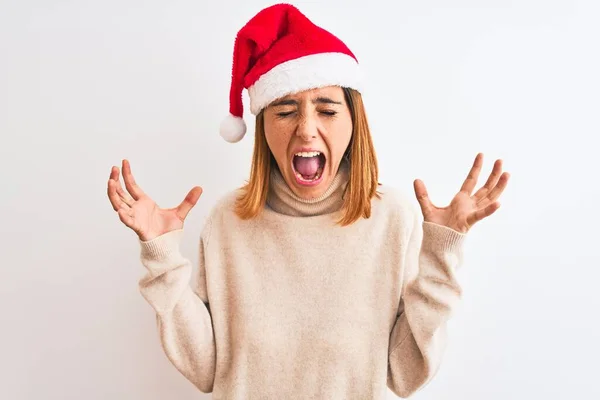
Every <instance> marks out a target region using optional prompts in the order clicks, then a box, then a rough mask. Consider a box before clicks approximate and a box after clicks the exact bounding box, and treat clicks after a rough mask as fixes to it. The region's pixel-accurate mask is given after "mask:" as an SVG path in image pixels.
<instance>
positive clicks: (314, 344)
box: [139, 164, 466, 400]
mask: <svg viewBox="0 0 600 400" xmlns="http://www.w3.org/2000/svg"><path fill="white" fill-rule="evenodd" d="M347 181H348V167H347V166H346V165H345V164H342V166H341V167H340V170H339V173H338V175H337V176H336V178H335V180H334V182H333V183H332V185H331V187H330V188H329V189H328V191H327V192H326V193H325V194H324V195H323V196H322V197H321V198H319V199H314V200H310V201H307V200H304V199H301V198H298V197H296V196H295V195H294V193H293V192H292V191H291V190H290V189H289V187H288V186H287V184H286V183H285V181H284V180H283V178H282V177H281V175H280V174H279V173H278V172H277V171H275V172H274V173H272V174H271V180H270V189H269V196H268V201H267V206H266V207H265V209H264V210H263V212H262V213H261V214H260V215H259V216H258V217H256V218H254V219H251V220H241V219H240V218H238V217H237V216H236V214H235V213H234V211H233V205H234V202H235V198H236V196H237V195H238V194H239V192H238V190H235V191H232V192H230V193H228V194H227V195H225V196H223V197H222V198H221V199H220V200H219V201H218V202H217V204H216V205H215V206H214V207H213V208H212V210H211V212H210V213H209V216H208V218H207V221H206V224H205V226H204V228H203V230H202V233H201V235H200V238H199V247H198V251H199V264H198V265H197V268H194V266H193V265H192V263H191V262H190V260H189V259H188V258H186V257H185V256H183V255H182V254H181V252H180V250H179V244H180V241H181V239H182V235H183V229H180V230H176V231H172V232H168V233H165V234H163V235H161V236H159V237H156V238H154V239H152V240H149V241H140V242H139V244H140V246H141V262H142V264H143V266H144V267H145V268H144V271H145V273H144V275H143V277H142V278H141V279H140V281H139V289H140V291H141V294H142V295H143V296H144V298H145V299H146V300H147V302H148V303H149V304H150V306H151V307H152V309H153V311H154V312H155V314H156V320H157V331H158V335H159V337H160V341H161V344H162V347H163V350H164V352H165V354H166V356H167V358H168V359H169V361H170V362H171V363H172V364H173V365H174V366H175V368H177V369H178V370H179V372H181V374H182V375H183V376H184V377H185V378H187V379H188V380H189V381H190V382H191V383H192V384H193V385H195V386H196V387H197V388H198V389H199V390H200V391H202V392H205V393H210V392H212V397H213V398H214V399H236V400H237V399H244V400H254V399H286V400H289V399H336V400H337V399H360V400H366V399H383V398H385V393H386V388H390V389H391V390H392V391H393V392H394V393H395V394H396V395H398V396H400V397H408V396H409V395H411V394H412V393H414V392H415V391H417V390H419V389H420V388H421V387H423V386H424V385H425V384H426V383H427V382H429V381H430V379H431V378H432V377H433V376H434V375H435V374H436V372H437V370H438V368H439V366H440V363H441V360H442V357H443V353H444V348H445V343H446V339H447V329H446V328H447V322H448V319H449V318H450V316H451V314H452V311H453V309H454V307H455V306H456V304H457V302H458V301H459V300H460V297H461V287H460V285H459V283H458V281H457V276H456V273H457V270H458V268H459V267H460V265H461V263H462V259H463V257H462V249H463V244H464V241H465V238H466V235H465V234H462V233H459V232H457V231H455V230H453V229H450V228H448V227H445V226H441V225H437V224H434V223H430V222H425V221H423V222H421V221H420V217H421V213H420V211H419V210H418V209H417V207H415V206H414V205H412V203H411V201H410V198H408V197H407V196H405V195H403V194H402V193H400V192H399V191H396V190H393V189H392V188H390V187H388V186H386V185H381V186H380V187H379V192H380V193H381V198H380V199H376V198H375V199H373V200H372V215H371V217H370V218H368V219H364V218H363V219H360V220H359V221H357V222H355V223H354V224H352V225H350V226H346V227H342V226H340V225H337V224H336V219H337V218H339V216H340V214H339V212H340V207H341V205H342V201H343V196H344V190H345V188H346V185H347Z"/></svg>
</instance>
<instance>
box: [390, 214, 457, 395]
mask: <svg viewBox="0 0 600 400" xmlns="http://www.w3.org/2000/svg"><path fill="white" fill-rule="evenodd" d="M464 237H465V235H464V234H460V233H458V232H456V231H453V230H451V229H449V228H447V227H442V226H440V225H435V224H429V223H424V224H423V240H422V245H421V246H420V251H418V252H417V253H416V254H418V257H413V259H412V260H411V258H410V257H408V258H407V262H415V260H414V258H416V259H417V261H416V262H418V270H417V272H416V274H415V276H413V277H412V278H411V279H410V281H409V282H407V284H406V288H405V290H404V293H403V296H402V301H401V305H400V309H399V312H398V314H399V316H398V317H397V319H396V323H395V325H394V327H393V329H392V333H391V336H390V347H389V349H390V350H389V366H388V368H389V370H388V372H389V373H388V386H389V387H390V388H391V389H392V390H393V391H394V393H396V394H397V395H399V396H401V397H408V396H409V395H411V394H412V393H414V392H415V391H417V390H418V389H419V388H421V387H422V386H423V385H424V384H426V383H427V382H428V381H429V380H430V379H431V378H432V377H433V376H434V375H435V373H436V372H437V370H438V368H439V365H440V363H441V360H442V356H443V353H444V350H445V347H446V337H447V333H446V328H447V322H448V320H449V318H450V317H451V315H452V312H453V310H454V308H455V306H456V305H457V303H458V301H459V300H460V297H461V287H460V285H459V283H458V281H457V278H456V270H457V268H458V267H459V265H460V263H461V259H462V255H461V253H462V242H463V240H464ZM413 251H414V249H413Z"/></svg>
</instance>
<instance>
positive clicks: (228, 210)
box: [208, 188, 241, 221]
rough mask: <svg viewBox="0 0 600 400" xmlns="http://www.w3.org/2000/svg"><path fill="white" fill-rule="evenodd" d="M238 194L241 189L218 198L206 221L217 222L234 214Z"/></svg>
mask: <svg viewBox="0 0 600 400" xmlns="http://www.w3.org/2000/svg"><path fill="white" fill-rule="evenodd" d="M240 194H241V188H236V189H233V190H230V191H228V192H226V193H224V194H222V195H221V196H220V197H218V198H217V200H216V201H215V204H214V205H213V206H212V207H211V209H210V211H209V213H208V220H209V221H213V220H218V219H221V218H223V217H226V216H230V215H232V214H235V203H236V200H237V198H238V197H239V196H240Z"/></svg>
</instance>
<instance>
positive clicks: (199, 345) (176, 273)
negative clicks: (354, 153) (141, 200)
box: [139, 232, 216, 393]
mask: <svg viewBox="0 0 600 400" xmlns="http://www.w3.org/2000/svg"><path fill="white" fill-rule="evenodd" d="M180 236H181V232H170V233H168V234H166V235H163V236H162V237H159V238H156V239H154V240H152V241H150V242H141V246H142V256H141V260H142V263H143V265H144V266H145V267H146V269H147V271H148V272H147V273H146V275H145V276H144V277H143V278H142V279H141V280H140V282H139V288H140V291H141V293H142V295H143V297H144V298H145V299H146V300H147V301H148V303H149V304H150V305H151V306H152V308H153V309H154V310H155V312H156V320H157V328H158V332H159V336H160V340H161V344H162V347H163V349H164V351H165V353H166V355H167V357H168V358H169V360H170V361H171V363H172V364H173V365H174V366H175V367H176V368H177V369H178V370H179V371H180V372H181V373H182V374H183V375H184V376H185V377H186V378H187V379H189V380H190V381H191V382H192V383H193V384H194V385H196V386H197V387H198V388H199V389H200V390H201V391H203V392H205V393H209V392H210V391H212V385H213V381H214V371H215V357H216V351H215V340H214V334H213V328H212V320H211V315H210V312H209V310H208V302H207V299H201V298H200V297H199V296H198V295H197V294H196V293H195V292H194V291H193V290H192V288H191V287H190V278H191V272H192V264H191V262H190V261H189V260H188V259H186V258H184V257H183V256H182V255H181V254H180V252H179V247H178V242H179V239H180Z"/></svg>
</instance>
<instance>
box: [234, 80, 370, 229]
mask: <svg viewBox="0 0 600 400" xmlns="http://www.w3.org/2000/svg"><path fill="white" fill-rule="evenodd" d="M343 90H344V97H345V99H346V104H347V105H348V107H349V109H350V114H351V116H352V137H351V139H350V143H349V144H348V148H347V149H346V151H345V153H344V158H346V159H347V160H348V161H349V166H350V169H349V174H350V175H349V181H348V185H347V186H346V191H345V194H344V202H343V205H342V209H341V218H340V219H339V220H338V221H337V223H338V224H340V225H342V226H346V225H350V224H352V223H354V222H355V221H357V220H358V219H359V218H361V217H364V218H369V217H370V216H371V199H372V198H373V197H377V198H379V193H378V192H377V187H378V185H379V181H378V178H379V170H378V165H377V156H376V154H375V148H374V146H373V140H372V138H371V131H370V130H369V124H368V122H367V115H366V112H365V108H364V104H363V101H362V96H361V95H360V93H359V92H358V91H356V90H354V89H350V88H343ZM272 168H278V167H277V164H276V162H275V158H274V157H273V154H272V153H271V150H270V149H269V146H268V144H267V139H266V137H265V128H264V114H263V112H262V111H261V112H260V113H259V114H258V115H257V116H256V126H255V132H254V151H253V155H252V167H251V170H250V178H249V180H248V181H247V183H246V184H245V185H244V186H243V187H242V188H241V189H242V190H241V193H240V195H239V197H238V198H237V199H236V204H235V212H236V214H237V215H238V216H239V217H240V218H242V219H251V218H254V217H256V216H257V215H258V214H259V213H260V211H261V210H262V209H263V208H264V207H265V204H266V201H267V194H268V192H269V181H270V176H271V170H272Z"/></svg>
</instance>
